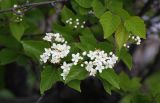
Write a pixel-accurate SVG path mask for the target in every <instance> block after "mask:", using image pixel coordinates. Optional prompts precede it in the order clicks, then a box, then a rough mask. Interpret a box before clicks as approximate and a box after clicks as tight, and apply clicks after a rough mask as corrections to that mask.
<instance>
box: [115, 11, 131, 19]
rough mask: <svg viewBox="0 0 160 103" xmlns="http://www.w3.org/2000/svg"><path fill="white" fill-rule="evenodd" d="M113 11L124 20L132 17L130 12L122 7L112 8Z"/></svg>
mask: <svg viewBox="0 0 160 103" xmlns="http://www.w3.org/2000/svg"><path fill="white" fill-rule="evenodd" d="M112 12H113V13H115V14H116V15H118V16H120V17H121V18H122V20H126V19H128V18H129V17H130V15H129V13H128V12H127V11H126V10H124V9H122V8H119V9H116V10H112Z"/></svg>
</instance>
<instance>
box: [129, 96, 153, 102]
mask: <svg viewBox="0 0 160 103" xmlns="http://www.w3.org/2000/svg"><path fill="white" fill-rule="evenodd" d="M152 102H153V100H152V98H151V97H150V96H149V95H147V94H135V95H134V96H133V98H132V100H131V103H152ZM153 103H156V102H153Z"/></svg>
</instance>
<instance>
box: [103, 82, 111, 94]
mask: <svg viewBox="0 0 160 103" xmlns="http://www.w3.org/2000/svg"><path fill="white" fill-rule="evenodd" d="M102 83H103V86H104V89H105V91H106V92H107V93H109V94H110V95H111V88H112V85H111V84H109V83H108V82H107V81H106V80H104V79H102Z"/></svg>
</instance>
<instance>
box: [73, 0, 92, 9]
mask: <svg viewBox="0 0 160 103" xmlns="http://www.w3.org/2000/svg"><path fill="white" fill-rule="evenodd" d="M75 1H76V2H77V3H78V4H79V5H80V6H82V7H84V8H91V4H92V1H93V0H75Z"/></svg>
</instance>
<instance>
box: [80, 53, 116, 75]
mask: <svg viewBox="0 0 160 103" xmlns="http://www.w3.org/2000/svg"><path fill="white" fill-rule="evenodd" d="M82 54H83V53H82ZM84 54H86V53H84ZM86 55H87V57H89V59H90V60H89V62H87V61H84V64H85V65H86V66H85V69H86V70H87V71H88V72H89V73H90V76H95V75H96V73H97V71H98V72H99V73H102V71H103V70H104V69H108V68H113V67H114V65H115V63H116V62H117V60H118V57H117V56H115V54H113V52H110V53H109V55H107V53H105V52H104V51H100V50H95V51H89V53H88V54H86Z"/></svg>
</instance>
